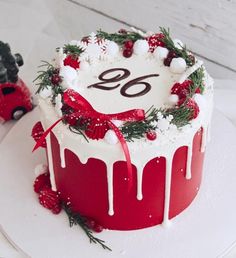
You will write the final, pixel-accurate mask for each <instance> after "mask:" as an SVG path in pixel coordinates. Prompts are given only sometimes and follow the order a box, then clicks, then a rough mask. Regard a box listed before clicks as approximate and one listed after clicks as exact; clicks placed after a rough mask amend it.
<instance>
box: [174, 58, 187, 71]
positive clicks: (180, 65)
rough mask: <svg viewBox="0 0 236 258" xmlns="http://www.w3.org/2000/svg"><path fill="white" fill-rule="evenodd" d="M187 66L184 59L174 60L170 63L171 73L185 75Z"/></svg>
mask: <svg viewBox="0 0 236 258" xmlns="http://www.w3.org/2000/svg"><path fill="white" fill-rule="evenodd" d="M186 67H187V64H186V62H185V60H184V59H183V58H182V57H178V58H173V59H172V61H171V63H170V71H171V72H172V73H183V72H184V71H185V70H186Z"/></svg>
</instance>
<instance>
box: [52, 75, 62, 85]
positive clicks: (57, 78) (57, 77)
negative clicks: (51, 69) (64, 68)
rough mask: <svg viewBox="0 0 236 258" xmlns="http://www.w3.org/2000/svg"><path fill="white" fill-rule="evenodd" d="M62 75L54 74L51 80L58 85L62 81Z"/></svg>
mask: <svg viewBox="0 0 236 258" xmlns="http://www.w3.org/2000/svg"><path fill="white" fill-rule="evenodd" d="M61 81H62V80H61V77H60V76H59V74H53V76H52V78H51V82H52V84H53V85H58V84H59V83H60V82H61Z"/></svg>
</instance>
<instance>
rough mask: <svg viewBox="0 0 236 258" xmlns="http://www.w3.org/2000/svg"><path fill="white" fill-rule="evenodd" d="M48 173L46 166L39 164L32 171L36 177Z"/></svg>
mask: <svg viewBox="0 0 236 258" xmlns="http://www.w3.org/2000/svg"><path fill="white" fill-rule="evenodd" d="M47 172H48V166H47V165H45V164H39V165H37V166H36V167H35V169H34V174H35V175H36V177H37V176H39V175H42V174H44V173H47Z"/></svg>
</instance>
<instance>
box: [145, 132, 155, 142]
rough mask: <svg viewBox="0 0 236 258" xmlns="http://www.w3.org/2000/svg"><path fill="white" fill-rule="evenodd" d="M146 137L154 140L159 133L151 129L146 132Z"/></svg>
mask: <svg viewBox="0 0 236 258" xmlns="http://www.w3.org/2000/svg"><path fill="white" fill-rule="evenodd" d="M146 137H147V139H148V140H150V141H154V140H155V139H156V138H157V134H156V132H155V131H149V132H147V133H146Z"/></svg>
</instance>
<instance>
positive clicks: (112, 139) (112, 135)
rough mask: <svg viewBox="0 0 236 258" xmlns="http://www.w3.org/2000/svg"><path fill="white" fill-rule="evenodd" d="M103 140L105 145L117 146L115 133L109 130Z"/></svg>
mask: <svg viewBox="0 0 236 258" xmlns="http://www.w3.org/2000/svg"><path fill="white" fill-rule="evenodd" d="M104 140H105V141H106V142H107V143H109V144H112V145H115V144H117V143H118V141H119V140H118V138H117V136H116V133H115V132H114V131H113V130H111V129H110V130H108V131H107V132H106V134H105V137H104Z"/></svg>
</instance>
